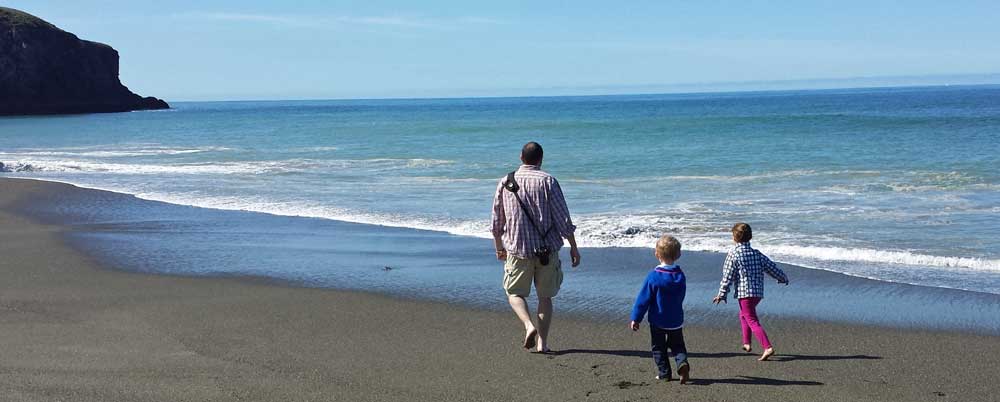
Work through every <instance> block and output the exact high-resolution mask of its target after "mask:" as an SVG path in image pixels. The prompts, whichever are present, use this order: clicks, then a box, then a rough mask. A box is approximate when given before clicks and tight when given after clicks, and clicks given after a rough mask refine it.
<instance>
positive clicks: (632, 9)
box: [5, 0, 1000, 100]
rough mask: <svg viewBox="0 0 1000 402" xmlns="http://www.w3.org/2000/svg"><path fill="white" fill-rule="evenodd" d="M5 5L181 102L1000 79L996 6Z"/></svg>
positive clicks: (143, 88)
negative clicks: (94, 44) (103, 49)
mask: <svg viewBox="0 0 1000 402" xmlns="http://www.w3.org/2000/svg"><path fill="white" fill-rule="evenodd" d="M904 3H905V5H903V4H904ZM5 5H6V6H8V7H13V8H18V9H21V10H24V11H27V12H30V13H32V14H35V15H37V16H39V17H42V18H43V19H46V20H48V21H49V22H52V23H54V24H56V25H57V26H59V27H61V28H63V29H65V30H68V31H70V32H73V33H75V34H77V35H78V36H80V37H81V38H84V39H89V40H95V41H99V42H104V43H108V44H110V45H112V46H114V47H115V48H116V49H118V51H119V53H120V54H121V78H122V81H123V82H124V83H125V84H126V85H128V86H129V87H130V88H132V89H133V90H134V91H136V92H139V93H141V94H143V95H153V96H158V97H163V98H165V99H168V100H210V99H218V100H223V99H315V98H358V97H435V96H494V95H549V94H576V93H627V92H661V91H662V92H671V91H672V88H673V89H674V90H684V91H686V90H700V89H707V90H710V89H713V88H716V87H720V88H722V89H725V85H721V86H720V85H718V83H728V82H741V83H746V82H758V81H786V80H814V79H820V78H851V77H887V76H894V77H898V76H906V77H911V78H912V79H910V78H906V79H903V81H899V79H898V78H897V79H896V81H893V80H881V79H868V80H867V81H864V80H862V81H857V80H854V81H852V80H846V81H803V82H799V83H798V84H781V85H793V86H794V85H799V86H803V87H808V86H810V85H813V86H824V85H825V86H837V85H838V84H837V83H838V82H840V85H847V86H850V85H851V83H857V82H861V83H862V84H863V83H864V82H870V83H874V84H878V83H880V82H882V81H885V82H888V83H893V82H895V83H900V82H902V83H904V84H905V83H909V82H910V81H913V82H915V83H921V82H929V83H948V82H952V81H954V82H956V83H962V82H965V81H970V80H971V81H977V80H986V81H990V80H994V79H995V78H996V77H998V76H1000V75H997V73H1000V24H998V23H997V21H1000V2H997V1H952V2H942V1H907V2H898V1H892V2H889V1H877V0H876V1H850V0H842V1H822V2H820V1H816V2H807V1H788V2H782V1H768V2H763V1H759V2H758V1H733V2H721V1H698V2H695V1H648V2H646V1H629V2H608V1H583V0H581V1H572V2H569V1H566V2H556V1H548V2H547V1H524V2H521V1H513V0H511V1H494V2H475V1H435V0H422V1H408V2H403V1H398V2H392V1H365V2H342V1H312V0H307V1H296V2H292V1H283V2H279V1H260V0H243V1H212V0H202V1H185V0H181V1H137V0H133V1H124V0H102V1H85V0H80V1H43V0H28V1H17V0H15V1H7V2H6V4H5ZM966 74H975V76H973V77H972V78H970V77H969V76H964V75H966ZM984 74H992V75H987V76H985V78H983V75H984ZM958 75H961V76H958ZM925 76H932V77H930V78H921V77H925ZM913 77H916V78H913ZM998 81H1000V80H998ZM823 82H826V83H828V84H823ZM744 86H745V84H744ZM772 86H773V85H772ZM779 86H780V85H779ZM764 87H767V85H764Z"/></svg>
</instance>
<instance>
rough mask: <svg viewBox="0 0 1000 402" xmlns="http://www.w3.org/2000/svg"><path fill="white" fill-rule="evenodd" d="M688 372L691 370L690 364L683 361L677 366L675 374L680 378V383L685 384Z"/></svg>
mask: <svg viewBox="0 0 1000 402" xmlns="http://www.w3.org/2000/svg"><path fill="white" fill-rule="evenodd" d="M690 372H691V365H689V364H687V363H684V364H682V365H681V366H680V367H678V368H677V376H679V377H680V378H681V384H687V382H688V378H690V377H688V373H690Z"/></svg>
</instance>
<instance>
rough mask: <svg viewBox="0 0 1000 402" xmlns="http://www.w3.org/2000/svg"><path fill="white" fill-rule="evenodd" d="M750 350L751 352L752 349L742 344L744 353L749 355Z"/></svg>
mask: <svg viewBox="0 0 1000 402" xmlns="http://www.w3.org/2000/svg"><path fill="white" fill-rule="evenodd" d="M751 350H753V349H751V348H750V345H749V344H746V343H744V344H743V351H744V352H747V353H750V351H751Z"/></svg>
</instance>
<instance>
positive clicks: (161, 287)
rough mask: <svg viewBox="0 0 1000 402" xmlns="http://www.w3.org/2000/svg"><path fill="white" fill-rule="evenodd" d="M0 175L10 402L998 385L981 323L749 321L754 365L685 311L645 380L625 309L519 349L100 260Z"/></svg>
mask: <svg viewBox="0 0 1000 402" xmlns="http://www.w3.org/2000/svg"><path fill="white" fill-rule="evenodd" d="M0 186H2V187H3V189H4V191H0V255H3V256H4V257H5V258H4V259H3V260H0V277H2V278H3V280H2V281H0V303H2V304H0V307H2V308H0V339H2V342H3V346H2V347H0V350H2V352H0V353H3V355H2V359H0V367H2V371H0V373H2V374H0V375H2V376H4V378H5V381H4V382H3V384H2V385H0V393H2V394H4V395H8V396H10V397H11V398H13V399H16V400H24V401H35V400H38V401H42V400H46V401H47V400H53V399H66V398H69V399H73V400H80V401H89V400H94V401H98V400H101V401H103V400H121V399H126V400H138V401H145V400H148V401H160V400H164V401H165V400H234V401H235V400H262V401H263V400H344V401H365V400H416V401H436V400H498V401H499V400H580V399H588V398H589V399H592V400H637V399H646V398H655V399H660V398H663V397H664V396H665V395H670V396H675V397H683V398H686V399H690V400H699V401H710V400H711V401H716V400H732V399H739V400H750V401H755V400H761V401H763V400H803V399H807V400H817V401H839V400H859V399H869V400H872V399H874V400H888V401H922V400H928V401H930V400H990V399H991V398H994V397H995V396H996V392H997V391H998V388H997V386H996V384H995V383H994V382H993V375H992V374H989V373H991V372H993V371H994V370H995V368H996V367H997V366H998V365H1000V342H997V339H998V337H996V336H986V335H974V334H963V333H952V332H941V331H931V330H913V329H894V328H880V327H872V326H864V325H846V324H831V323H822V322H808V321H802V320H787V319H771V318H765V320H766V322H765V325H767V328H768V330H769V332H770V333H771V335H772V338H774V339H775V345H776V348H777V350H778V356H777V357H776V358H775V359H774V361H772V362H766V363H759V362H756V361H755V358H754V356H747V355H744V354H743V353H739V352H738V348H737V347H738V336H739V334H738V332H739V330H738V328H737V327H736V325H735V316H733V317H730V319H731V323H728V324H731V325H725V326H721V327H718V328H716V327H710V326H702V325H688V326H687V328H686V329H685V332H686V334H685V337H686V338H687V339H688V348H689V351H690V352H691V362H692V365H693V371H692V379H693V381H692V384H691V385H689V386H680V385H679V384H677V383H676V382H672V383H659V382H656V381H654V380H653V379H652V376H653V375H654V372H653V367H652V362H651V359H649V357H648V356H649V354H648V345H647V343H648V335H647V334H646V333H645V329H643V330H641V331H640V332H639V333H635V334H633V333H630V331H627V330H626V329H625V321H624V318H623V319H622V321H621V322H615V323H602V322H595V321H591V320H584V319H579V318H567V317H565V316H562V317H557V318H556V321H555V324H554V327H553V347H554V349H555V350H557V352H558V353H557V354H555V355H551V356H540V355H530V354H527V353H525V352H523V351H522V350H519V348H518V347H517V343H518V342H519V340H520V339H519V338H520V337H521V335H522V334H520V330H519V328H518V324H517V322H516V320H515V319H514V318H513V316H512V314H510V313H508V312H505V311H500V312H494V311H484V310H481V309H475V308H470V307H465V306H458V305H454V304H446V303H440V302H431V301H415V300H401V299H398V298H392V297H386V296H381V295H373V294H368V293H361V292H350V291H342V290H329V289H316V288H301V287H289V286H284V285H274V284H269V283H260V282H258V281H254V280H247V279H245V278H212V277H182V276H165V275H149V274H144V273H135V272H123V271H119V270H112V269H109V267H107V266H102V265H101V263H99V262H98V261H97V260H95V259H94V258H92V257H90V256H87V255H84V254H81V253H80V252H79V251H77V250H76V249H74V248H73V247H70V246H68V245H67V244H66V242H65V238H64V236H65V235H66V231H67V228H66V227H64V226H60V225H52V224H40V223H37V221H35V220H32V219H28V218H25V217H24V216H22V215H18V214H17V213H12V210H13V208H12V206H13V204H14V203H15V202H31V201H32V200H38V199H42V198H45V197H51V196H53V194H55V193H57V192H59V191H64V189H59V188H58V186H53V185H51V184H46V183H44V182H28V181H24V182H16V183H15V182H12V181H8V180H3V179H0ZM557 303H558V302H557ZM558 312H559V310H558V305H557V313H558ZM845 335H847V336H849V337H847V338H845ZM755 347H756V345H755Z"/></svg>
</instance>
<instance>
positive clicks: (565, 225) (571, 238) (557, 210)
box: [549, 178, 580, 267]
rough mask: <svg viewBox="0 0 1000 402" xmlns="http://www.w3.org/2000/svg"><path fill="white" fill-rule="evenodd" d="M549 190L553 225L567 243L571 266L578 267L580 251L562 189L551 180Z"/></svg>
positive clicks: (555, 181)
mask: <svg viewBox="0 0 1000 402" xmlns="http://www.w3.org/2000/svg"><path fill="white" fill-rule="evenodd" d="M550 190H551V194H552V198H551V200H550V204H549V205H550V207H551V208H552V220H553V224H555V225H556V230H558V231H559V235H560V236H562V237H564V238H566V240H567V241H568V242H569V257H570V259H571V260H572V263H573V266H574V267H576V266H579V265H580V250H579V249H578V248H577V246H576V236H575V235H574V232H576V226H575V225H573V219H572V218H571V217H570V215H569V207H568V206H567V205H566V197H564V196H563V192H562V187H560V186H559V181H558V180H556V179H555V178H553V179H552V186H551V188H550Z"/></svg>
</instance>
